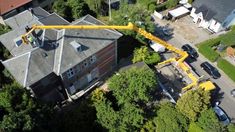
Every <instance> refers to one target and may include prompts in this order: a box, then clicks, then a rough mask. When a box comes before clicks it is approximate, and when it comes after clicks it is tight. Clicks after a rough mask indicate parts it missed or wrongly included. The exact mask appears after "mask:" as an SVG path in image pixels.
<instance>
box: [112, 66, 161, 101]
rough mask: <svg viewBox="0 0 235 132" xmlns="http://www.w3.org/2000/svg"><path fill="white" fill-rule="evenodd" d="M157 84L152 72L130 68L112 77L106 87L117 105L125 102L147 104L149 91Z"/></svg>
mask: <svg viewBox="0 0 235 132" xmlns="http://www.w3.org/2000/svg"><path fill="white" fill-rule="evenodd" d="M156 86H157V82H156V77H155V74H154V72H153V71H152V70H151V69H149V68H147V67H144V68H140V69H137V68H131V69H129V70H127V71H124V72H120V73H119V74H117V75H114V76H112V77H111V78H110V79H109V81H108V87H109V89H110V90H111V91H113V95H114V96H115V97H116V99H117V101H118V104H123V103H125V102H148V101H149V100H150V99H151V95H150V93H151V91H153V89H154V88H156Z"/></svg>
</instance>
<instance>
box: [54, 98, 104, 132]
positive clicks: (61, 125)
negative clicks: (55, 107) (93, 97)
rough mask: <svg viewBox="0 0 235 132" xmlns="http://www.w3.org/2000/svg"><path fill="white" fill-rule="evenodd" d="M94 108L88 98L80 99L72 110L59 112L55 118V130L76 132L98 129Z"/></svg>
mask: <svg viewBox="0 0 235 132" xmlns="http://www.w3.org/2000/svg"><path fill="white" fill-rule="evenodd" d="M95 120H96V110H95V107H93V106H92V104H91V101H90V100H89V99H87V100H82V101H81V102H79V105H78V106H74V108H73V109H72V110H68V111H66V112H63V113H61V114H60V113H59V114H58V117H57V118H56V122H57V125H56V126H57V131H62V132H64V131H69V132H77V131H78V130H79V131H82V132H85V131H89V132H90V131H98V130H99V129H100V128H99V125H98V124H97V123H96V122H95Z"/></svg>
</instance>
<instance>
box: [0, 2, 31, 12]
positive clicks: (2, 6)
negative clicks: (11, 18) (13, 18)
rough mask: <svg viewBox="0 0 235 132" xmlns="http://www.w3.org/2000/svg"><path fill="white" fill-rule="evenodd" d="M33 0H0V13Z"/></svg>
mask: <svg viewBox="0 0 235 132" xmlns="http://www.w3.org/2000/svg"><path fill="white" fill-rule="evenodd" d="M31 1H32V0H0V15H2V14H5V13H7V12H9V11H11V10H13V9H15V8H17V7H20V6H22V5H24V4H26V3H29V2H31Z"/></svg>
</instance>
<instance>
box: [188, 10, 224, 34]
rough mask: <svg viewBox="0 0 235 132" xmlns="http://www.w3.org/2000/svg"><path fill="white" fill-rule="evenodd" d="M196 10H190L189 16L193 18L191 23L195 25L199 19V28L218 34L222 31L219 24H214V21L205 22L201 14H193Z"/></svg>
mask: <svg viewBox="0 0 235 132" xmlns="http://www.w3.org/2000/svg"><path fill="white" fill-rule="evenodd" d="M195 11H196V9H195V8H192V10H191V13H190V16H191V17H192V18H193V22H194V23H197V22H198V20H199V19H201V22H200V23H198V26H199V27H202V28H205V29H208V30H209V31H211V32H215V33H216V32H219V31H220V30H222V26H221V23H219V22H216V20H214V19H212V20H210V21H206V20H204V19H203V15H202V13H198V14H195Z"/></svg>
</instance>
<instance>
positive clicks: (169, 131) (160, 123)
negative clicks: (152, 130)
mask: <svg viewBox="0 0 235 132" xmlns="http://www.w3.org/2000/svg"><path fill="white" fill-rule="evenodd" d="M156 123H157V124H156V126H157V131H158V132H184V131H187V130H188V125H187V124H188V121H187V118H186V117H185V116H184V115H182V114H181V113H180V112H178V111H177V110H176V109H175V107H174V106H173V105H172V104H171V103H163V104H161V107H160V109H159V110H158V112H157V117H156Z"/></svg>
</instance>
